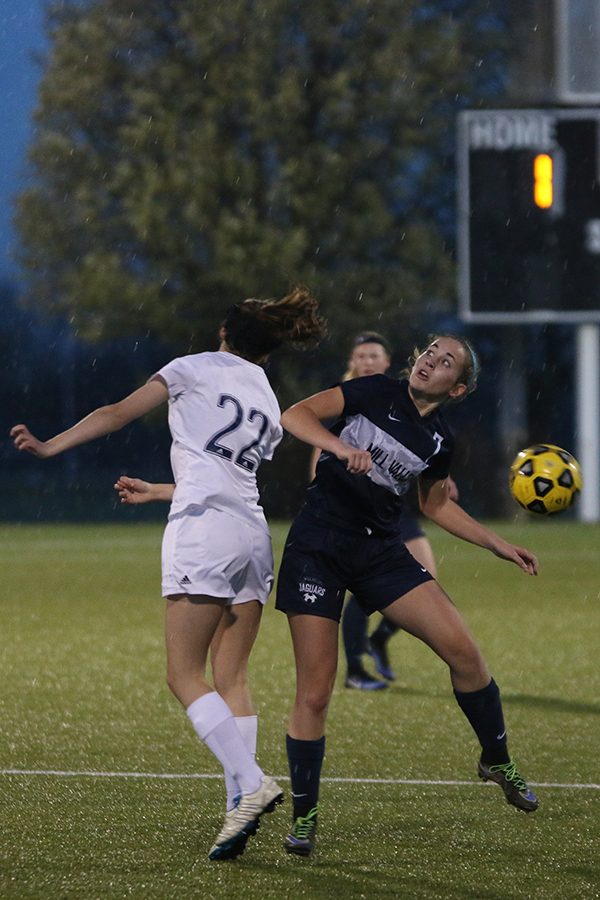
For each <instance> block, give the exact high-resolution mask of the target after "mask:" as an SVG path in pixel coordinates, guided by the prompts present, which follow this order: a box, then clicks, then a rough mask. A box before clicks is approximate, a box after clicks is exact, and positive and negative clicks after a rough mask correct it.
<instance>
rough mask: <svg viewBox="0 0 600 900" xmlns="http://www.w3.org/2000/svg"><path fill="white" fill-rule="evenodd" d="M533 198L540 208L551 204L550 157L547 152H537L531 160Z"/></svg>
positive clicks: (552, 195)
mask: <svg viewBox="0 0 600 900" xmlns="http://www.w3.org/2000/svg"><path fill="white" fill-rule="evenodd" d="M533 199H534V200H535V205H536V206H539V208H540V209H550V207H551V206H552V201H553V199H554V190H553V182H552V157H551V156H549V155H548V154H547V153H538V155H537V156H536V157H535V159H534V160H533Z"/></svg>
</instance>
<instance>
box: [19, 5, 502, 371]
mask: <svg viewBox="0 0 600 900" xmlns="http://www.w3.org/2000/svg"><path fill="white" fill-rule="evenodd" d="M495 5H497V4H495ZM483 13H486V14H487V13H489V4H488V3H483V2H476V0H471V2H458V0H455V2H438V3H431V4H423V3H418V2H416V0H404V2H402V3H398V2H397V0H377V2H376V3H375V2H365V0H305V2H303V3H301V4H290V3H288V2H285V0H261V2H260V3H257V2H250V0H228V2H227V3H216V4H215V3H210V2H207V0H178V2H170V0H144V2H139V0H127V2H124V0H88V2H80V3H77V2H62V0H61V2H55V3H51V4H50V6H49V19H48V23H49V24H48V28H49V36H50V51H49V55H48V60H47V65H46V67H45V70H44V75H43V80H42V85H41V91H40V97H39V105H38V109H37V113H36V123H37V130H36V137H35V140H34V143H33V145H32V147H31V153H30V158H31V165H32V175H33V178H32V181H31V186H30V187H28V188H27V189H26V190H24V191H23V193H22V195H21V197H20V203H19V213H18V225H19V228H20V232H21V236H22V253H21V257H22V262H23V263H24V265H25V268H26V270H27V271H28V272H29V276H30V277H29V295H30V297H31V298H32V299H33V300H34V301H35V302H36V303H37V304H39V305H41V306H42V307H43V308H45V309H47V310H50V311H66V312H67V313H68V314H69V315H70V316H72V321H73V323H74V325H75V327H76V328H77V330H78V331H79V333H80V334H81V335H82V336H84V337H88V338H92V339H97V338H105V337H112V336H115V335H120V334H123V333H131V332H133V333H138V334H140V333H146V332H148V331H150V332H151V333H154V334H156V335H158V336H161V337H164V338H167V339H169V340H172V341H175V342H177V343H178V344H179V345H180V346H181V347H182V349H183V350H187V349H188V348H189V347H192V348H196V349H197V348H199V347H205V346H206V345H207V342H208V341H209V340H211V339H212V337H213V335H214V331H215V328H216V326H217V325H218V322H219V320H220V317H221V315H222V313H223V311H224V309H225V308H226V307H227V306H228V305H229V304H230V303H231V302H235V301H237V300H239V299H242V298H244V297H246V296H253V295H254V296H256V295H258V296H273V295H276V294H280V293H282V292H285V291H286V290H287V288H288V287H289V285H290V284H293V283H296V282H299V281H304V282H307V283H308V284H310V285H311V286H312V287H314V289H315V290H316V291H318V293H319V295H320V296H321V298H322V301H323V306H324V309H325V312H326V314H327V315H328V317H329V319H330V324H331V328H330V330H331V335H332V338H333V340H332V346H333V349H334V353H335V355H336V357H337V358H338V359H339V356H340V346H339V341H340V340H341V339H343V340H344V341H345V340H346V339H347V337H348V335H350V334H351V333H352V332H353V331H356V330H357V329H359V328H365V327H368V326H371V327H373V326H374V325H376V326H377V327H380V328H382V329H385V330H388V331H392V333H395V331H396V330H397V329H404V328H405V327H406V324H407V321H408V320H409V319H415V318H417V319H421V318H422V314H424V313H426V312H427V313H429V312H431V311H432V310H433V311H435V310H436V309H440V308H443V307H444V305H445V304H447V303H448V300H449V298H451V296H452V292H453V271H452V261H451V256H450V253H449V251H448V248H447V246H446V239H447V237H448V228H447V226H446V227H445V226H444V216H445V220H446V223H447V220H448V218H449V214H448V210H449V209H451V208H452V203H453V198H452V191H451V188H450V187H449V172H450V174H451V170H449V169H448V166H449V160H450V156H449V154H451V150H452V141H453V129H454V112H455V110H456V108H457V107H458V106H460V105H464V104H465V103H467V102H469V101H470V100H473V98H475V99H477V97H479V96H481V94H482V92H483V91H485V90H489V89H490V85H491V86H492V87H491V89H492V90H493V89H496V88H495V87H494V77H495V76H496V74H497V72H498V71H500V70H499V68H498V65H497V54H496V56H490V57H489V58H490V60H492V62H490V65H489V66H483V67H482V66H480V65H479V63H478V58H479V53H481V52H482V47H484V46H485V42H486V41H487V43H488V44H489V45H491V46H494V47H497V45H498V42H499V40H500V37H501V35H502V33H503V31H502V27H501V26H502V21H501V20H496V19H492V18H491V17H490V16H489V15H488V16H487V18H486V17H485V15H483ZM475 48H476V49H477V52H475ZM450 230H451V229H450ZM398 343H400V344H402V345H404V344H405V341H404V340H402V338H401V337H399V339H398ZM343 352H345V347H344V351H343Z"/></svg>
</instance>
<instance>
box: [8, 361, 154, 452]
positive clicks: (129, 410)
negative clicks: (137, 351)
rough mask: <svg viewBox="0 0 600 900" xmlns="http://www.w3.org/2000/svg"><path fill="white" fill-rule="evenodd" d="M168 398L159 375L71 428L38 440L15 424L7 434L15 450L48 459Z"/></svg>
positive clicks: (130, 419)
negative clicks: (46, 439)
mask: <svg viewBox="0 0 600 900" xmlns="http://www.w3.org/2000/svg"><path fill="white" fill-rule="evenodd" d="M167 399H168V391H167V387H166V385H165V383H164V381H163V380H162V378H155V379H153V380H152V381H149V382H148V383H147V384H145V385H144V386H143V387H141V388H138V390H137V391H134V392H133V393H132V394H129V396H128V397H125V398H124V399H123V400H120V401H119V402H118V403H112V404H110V405H109V406H101V407H99V408H98V409H95V410H94V412H92V413H90V414H89V416H86V417H85V419H81V421H80V422H77V424H76V425H73V426H72V428H69V429H67V431H63V432H61V434H57V435H56V436H55V437H53V438H50V440H48V441H40V440H39V439H38V438H36V437H35V435H33V434H32V433H31V432H30V430H29V429H28V428H27V426H26V425H15V426H14V427H13V428H11V430H10V436H11V437H12V439H13V441H14V445H15V447H16V449H17V450H24V451H26V452H27V453H31V454H32V455H33V456H37V457H38V459H47V458H48V457H50V456H58V454H59V453H64V451H65V450H70V449H71V447H77V446H78V445H79V444H86V443H88V441H93V440H95V438H99V437H102V436H103V435H105V434H111V433H112V432H113V431H118V430H119V429H120V428H123V426H124V425H128V424H129V422H133V420H134V419H139V418H140V416H143V415H145V413H147V412H150V410H151V409H154V407H156V406H159V405H160V404H161V403H164V402H165V401H166V400H167Z"/></svg>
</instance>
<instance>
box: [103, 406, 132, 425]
mask: <svg viewBox="0 0 600 900" xmlns="http://www.w3.org/2000/svg"><path fill="white" fill-rule="evenodd" d="M102 412H103V415H104V418H105V420H106V426H107V430H108V431H119V429H120V428H123V426H125V425H127V424H128V422H130V421H131V416H129V415H127V410H126V408H125V406H124V404H123V403H121V402H119V403H110V404H109V405H108V406H105V407H103V409H102Z"/></svg>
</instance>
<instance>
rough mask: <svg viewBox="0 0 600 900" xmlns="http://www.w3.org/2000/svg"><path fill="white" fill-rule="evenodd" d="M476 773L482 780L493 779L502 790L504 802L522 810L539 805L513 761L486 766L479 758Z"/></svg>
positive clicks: (526, 810)
mask: <svg viewBox="0 0 600 900" xmlns="http://www.w3.org/2000/svg"><path fill="white" fill-rule="evenodd" d="M477 774H478V775H479V777H480V778H482V779H483V780H484V781H495V782H496V784H499V785H500V787H501V788H502V790H503V791H504V796H505V797H506V802H507V803H510V804H511V805H512V806H516V807H517V809H522V810H524V812H533V811H534V810H536V809H537V808H538V806H539V805H540V804H539V802H538V799H537V797H536V796H535V794H534V793H533V791H532V790H531V789H530V788H528V787H527V782H526V781H525V779H524V778H522V777H521V775H519V773H518V772H517V767H516V765H515V764H514V762H507V763H504V764H503V765H500V766H488V765H487V764H486V763H484V762H483V761H482V760H479V765H478V768H477Z"/></svg>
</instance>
